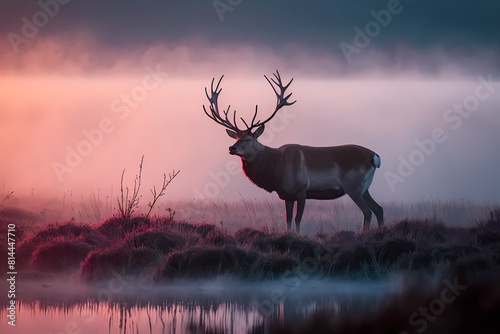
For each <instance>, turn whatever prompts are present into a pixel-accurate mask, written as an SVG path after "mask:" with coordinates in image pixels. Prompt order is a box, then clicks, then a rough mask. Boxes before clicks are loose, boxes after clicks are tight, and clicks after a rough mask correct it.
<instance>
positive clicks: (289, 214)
mask: <svg viewBox="0 0 500 334" xmlns="http://www.w3.org/2000/svg"><path fill="white" fill-rule="evenodd" d="M294 204H295V202H294V201H288V200H286V201H285V211H286V229H287V230H291V229H292V218H293V205H294Z"/></svg>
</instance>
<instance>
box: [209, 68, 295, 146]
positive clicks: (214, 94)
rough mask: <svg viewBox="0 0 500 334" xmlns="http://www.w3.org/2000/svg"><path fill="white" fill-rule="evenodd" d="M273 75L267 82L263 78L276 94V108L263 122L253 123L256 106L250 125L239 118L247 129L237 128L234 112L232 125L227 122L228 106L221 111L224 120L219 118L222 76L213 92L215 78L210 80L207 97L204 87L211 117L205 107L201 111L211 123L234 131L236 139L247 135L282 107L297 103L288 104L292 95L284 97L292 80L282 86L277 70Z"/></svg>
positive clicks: (234, 113) (267, 120) (255, 115)
mask: <svg viewBox="0 0 500 334" xmlns="http://www.w3.org/2000/svg"><path fill="white" fill-rule="evenodd" d="M273 75H274V78H271V80H269V79H268V77H267V76H265V75H264V78H266V80H267V82H269V84H270V85H271V87H272V88H273V91H274V93H275V94H276V98H277V103H276V108H275V109H274V112H273V113H272V114H271V116H269V117H268V118H267V119H266V120H265V121H260V120H258V121H257V122H255V119H256V117H257V111H258V107H259V106H258V105H256V106H255V113H254V115H253V118H252V122H251V123H250V125H248V123H247V122H246V121H245V120H244V119H243V118H241V117H240V119H241V121H242V122H243V124H245V126H246V127H247V128H246V129H245V130H242V129H240V128H238V125H237V124H236V110H235V111H234V112H233V123H231V121H230V120H229V118H228V113H229V109H230V107H231V106H228V107H227V109H226V110H222V112H223V114H224V118H223V117H221V115H220V113H219V106H218V102H217V99H218V97H219V94H220V92H221V91H222V88H219V85H220V83H221V81H222V78H224V76H222V77H221V78H220V79H219V82H218V83H217V86H216V87H215V90H214V80H215V78H213V79H212V83H211V85H210V90H211V94H210V96H209V95H208V92H207V88H206V87H205V94H206V95H207V98H208V101H209V102H210V111H211V115H210V114H209V113H208V112H207V110H206V109H205V106H203V110H204V111H205V114H206V115H207V116H208V117H210V118H211V119H212V120H213V121H215V122H216V123H217V124H220V125H222V126H224V127H226V128H228V129H230V130H232V131H235V132H236V134H237V135H238V137H241V136H242V135H244V134H245V133H248V132H249V131H251V130H252V129H254V128H256V127H258V126H261V125H264V124H266V123H267V122H269V121H270V120H271V119H272V118H273V117H274V116H275V115H276V113H277V112H278V110H280V109H281V108H282V107H284V106H291V105H292V104H294V103H295V102H297V101H293V102H288V99H289V98H290V96H291V95H292V93H290V94H288V95H287V96H285V92H286V90H287V88H288V87H289V86H290V84H291V83H292V81H293V78H292V79H291V80H290V81H289V82H288V84H286V85H285V86H283V82H282V81H281V76H280V73H279V72H278V70H276V73H273ZM273 83H274V85H276V87H277V88H279V93H278V91H277V90H276V88H275V87H274V85H273Z"/></svg>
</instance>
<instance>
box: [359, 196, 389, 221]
mask: <svg viewBox="0 0 500 334" xmlns="http://www.w3.org/2000/svg"><path fill="white" fill-rule="evenodd" d="M363 198H364V199H365V202H366V204H368V207H369V208H370V210H372V211H373V213H374V214H375V216H376V217H377V222H378V227H382V226H383V225H384V209H383V208H382V207H381V206H380V205H378V203H377V202H375V200H374V199H373V197H372V196H371V195H370V193H369V192H368V190H367V191H365V193H364V194H363Z"/></svg>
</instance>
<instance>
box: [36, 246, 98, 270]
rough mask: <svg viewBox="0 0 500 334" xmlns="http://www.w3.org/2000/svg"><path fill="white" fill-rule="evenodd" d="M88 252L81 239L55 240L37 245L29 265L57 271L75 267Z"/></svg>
mask: <svg viewBox="0 0 500 334" xmlns="http://www.w3.org/2000/svg"><path fill="white" fill-rule="evenodd" d="M89 252H90V247H89V246H88V245H87V244H86V243H84V242H81V241H73V240H71V241H67V240H64V241H56V242H49V243H46V244H43V245H41V246H39V247H38V248H37V249H36V250H35V252H34V253H33V256H32V259H31V263H30V265H31V267H33V268H34V269H38V270H41V271H51V272H59V271H63V270H67V269H74V268H77V267H78V266H79V265H80V263H81V262H82V261H83V259H85V257H86V256H87V254H88V253H89Z"/></svg>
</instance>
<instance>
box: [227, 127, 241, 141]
mask: <svg viewBox="0 0 500 334" xmlns="http://www.w3.org/2000/svg"><path fill="white" fill-rule="evenodd" d="M226 132H227V135H228V136H229V137H231V138H233V139H238V135H237V134H236V132H234V131H231V130H229V129H226Z"/></svg>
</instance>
